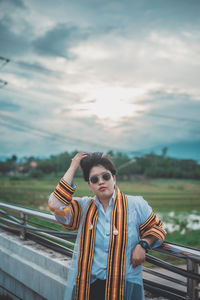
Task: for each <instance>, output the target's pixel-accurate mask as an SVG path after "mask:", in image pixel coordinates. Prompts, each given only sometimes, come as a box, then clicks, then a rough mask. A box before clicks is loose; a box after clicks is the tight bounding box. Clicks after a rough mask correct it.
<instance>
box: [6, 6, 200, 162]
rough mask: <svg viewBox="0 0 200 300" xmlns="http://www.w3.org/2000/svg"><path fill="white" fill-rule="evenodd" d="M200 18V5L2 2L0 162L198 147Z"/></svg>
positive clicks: (199, 133) (199, 122) (199, 131)
mask: <svg viewBox="0 0 200 300" xmlns="http://www.w3.org/2000/svg"><path fill="white" fill-rule="evenodd" d="M199 13H200V2H199V1H197V0H196V1H195V0H191V1H187V0H178V1H172V0H171V1H170V0H169V1H160V0H159V1H158V0H154V1H148V0H143V1H141V0H140V1H139V0H138V1H123V2H122V1H100V0H99V1H98V0H96V1H92V0H91V1H89V0H79V1H72V0H68V1H64V0H59V1H56V2H55V1H51V0H48V1H39V0H29V1H23V0H9V1H8V0H0V57H1V59H0V108H1V112H0V124H1V128H0V138H1V150H0V155H11V154H14V153H15V154H17V155H19V156H23V155H49V154H54V153H60V152H62V151H72V150H74V149H78V150H86V151H96V150H102V151H107V150H110V149H116V150H124V151H134V150H138V149H143V148H148V147H152V146H155V145H161V144H162V145H168V144H170V143H175V142H183V141H184V142H188V143H189V142H191V141H200V130H199V129H200V126H199V125H200V121H199V111H200V85H199V78H200V20H199ZM5 59H9V62H8V61H6V60H5ZM6 83H7V84H6Z"/></svg>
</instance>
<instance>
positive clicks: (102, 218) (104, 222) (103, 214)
mask: <svg viewBox="0 0 200 300" xmlns="http://www.w3.org/2000/svg"><path fill="white" fill-rule="evenodd" d="M95 203H96V205H97V207H98V211H99V212H98V221H99V222H97V232H98V233H97V235H98V236H99V234H100V235H101V238H100V239H101V241H102V244H101V250H100V252H101V255H102V259H101V268H102V269H101V270H102V271H101V279H106V273H107V261H108V252H109V244H110V226H111V215H112V208H113V203H114V193H113V196H112V198H111V199H110V202H109V205H108V207H107V209H106V211H104V209H103V206H102V204H101V203H100V202H99V201H98V200H97V199H95ZM99 259H100V258H99ZM95 273H96V272H95Z"/></svg>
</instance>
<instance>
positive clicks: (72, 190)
mask: <svg viewBox="0 0 200 300" xmlns="http://www.w3.org/2000/svg"><path fill="white" fill-rule="evenodd" d="M60 182H61V183H62V184H63V185H64V186H65V187H66V188H67V189H68V190H69V191H70V192H72V193H73V194H74V192H75V188H73V187H71V185H69V184H68V183H67V182H66V181H64V179H61V180H60Z"/></svg>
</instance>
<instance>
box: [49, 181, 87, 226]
mask: <svg viewBox="0 0 200 300" xmlns="http://www.w3.org/2000/svg"><path fill="white" fill-rule="evenodd" d="M75 189H76V185H75V184H74V183H72V185H69V184H68V183H67V182H66V181H64V180H63V179H61V180H60V182H59V183H58V185H57V186H56V188H55V190H54V192H53V193H52V194H51V195H50V197H49V201H48V207H49V209H50V210H51V212H53V213H54V215H55V218H56V219H57V221H58V222H59V223H61V224H62V225H63V226H64V227H65V228H66V229H68V230H77V229H78V227H79V224H80V220H81V217H82V212H83V211H84V209H85V207H86V203H87V200H88V199H89V198H88V197H83V198H75V197H73V195H74V192H75ZM86 198H87V199H86Z"/></svg>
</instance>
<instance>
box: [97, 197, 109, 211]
mask: <svg viewBox="0 0 200 300" xmlns="http://www.w3.org/2000/svg"><path fill="white" fill-rule="evenodd" d="M99 202H100V203H101V204H102V206H103V209H104V211H105V212H106V209H107V207H108V205H109V202H110V198H109V199H99Z"/></svg>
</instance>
